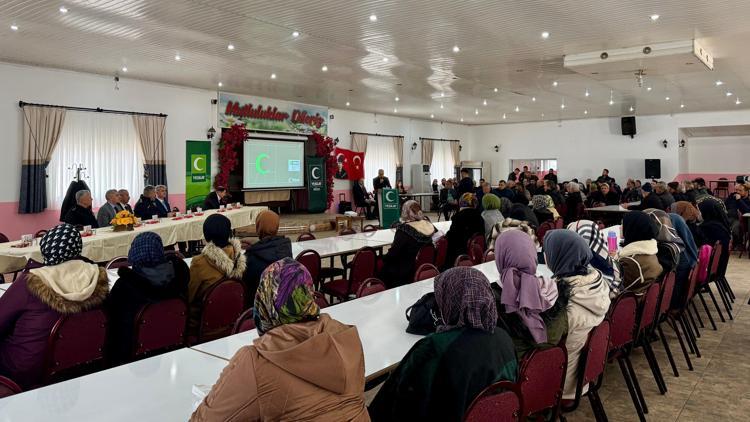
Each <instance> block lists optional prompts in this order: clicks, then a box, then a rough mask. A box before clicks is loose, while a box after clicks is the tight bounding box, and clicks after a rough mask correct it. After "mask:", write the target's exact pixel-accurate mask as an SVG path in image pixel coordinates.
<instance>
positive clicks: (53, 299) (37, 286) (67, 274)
mask: <svg viewBox="0 0 750 422" xmlns="http://www.w3.org/2000/svg"><path fill="white" fill-rule="evenodd" d="M26 285H27V287H28V289H29V292H30V293H31V294H33V295H34V296H36V297H38V298H39V300H41V301H42V302H44V303H45V304H46V305H47V306H49V307H50V308H52V309H54V310H55V311H57V312H59V313H61V314H75V313H79V312H83V311H86V310H88V309H91V308H94V307H96V306H99V305H101V304H102V303H103V302H104V299H105V298H106V297H107V294H109V284H108V279H107V271H106V270H105V269H104V268H101V267H99V266H97V265H96V264H90V263H87V262H84V261H80V260H72V261H67V262H64V263H62V264H59V265H53V266H48V267H41V268H35V269H33V270H31V271H29V273H28V274H27V275H26Z"/></svg>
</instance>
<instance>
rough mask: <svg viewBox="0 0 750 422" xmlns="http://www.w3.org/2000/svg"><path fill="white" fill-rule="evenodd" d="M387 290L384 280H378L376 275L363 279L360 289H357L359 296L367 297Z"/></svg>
mask: <svg viewBox="0 0 750 422" xmlns="http://www.w3.org/2000/svg"><path fill="white" fill-rule="evenodd" d="M384 291H385V284H383V282H382V281H380V280H378V279H377V278H375V277H370V278H368V279H367V280H365V281H363V282H362V284H361V285H360V286H359V289H358V290H357V297H358V298H360V297H365V296H370V295H372V294H375V293H380V292H384Z"/></svg>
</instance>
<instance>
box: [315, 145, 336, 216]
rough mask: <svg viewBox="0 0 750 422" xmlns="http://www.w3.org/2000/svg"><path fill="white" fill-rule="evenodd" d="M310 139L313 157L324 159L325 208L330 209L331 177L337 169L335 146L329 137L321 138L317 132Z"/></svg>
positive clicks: (331, 201)
mask: <svg viewBox="0 0 750 422" xmlns="http://www.w3.org/2000/svg"><path fill="white" fill-rule="evenodd" d="M310 139H312V140H313V141H315V156H316V157H322V158H324V164H325V169H326V188H327V190H328V197H327V198H326V199H327V202H326V208H330V207H331V204H332V203H333V175H334V174H335V173H336V169H337V165H336V156H335V155H334V154H333V150H334V148H335V145H334V143H333V139H332V138H331V137H328V136H323V135H321V134H320V133H318V132H313V133H312V135H310Z"/></svg>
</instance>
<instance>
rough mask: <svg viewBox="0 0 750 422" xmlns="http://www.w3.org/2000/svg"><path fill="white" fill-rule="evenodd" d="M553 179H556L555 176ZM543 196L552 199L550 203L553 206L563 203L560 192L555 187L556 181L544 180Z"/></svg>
mask: <svg viewBox="0 0 750 422" xmlns="http://www.w3.org/2000/svg"><path fill="white" fill-rule="evenodd" d="M555 178H557V176H555ZM543 194H544V195H549V197H550V198H552V201H553V202H554V203H555V206H558V205H561V204H563V202H564V199H563V196H562V195H561V194H560V191H559V190H558V187H557V180H555V181H552V180H549V179H548V180H545V181H544V193H543Z"/></svg>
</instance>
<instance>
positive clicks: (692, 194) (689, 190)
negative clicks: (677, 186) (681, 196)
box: [682, 180, 698, 205]
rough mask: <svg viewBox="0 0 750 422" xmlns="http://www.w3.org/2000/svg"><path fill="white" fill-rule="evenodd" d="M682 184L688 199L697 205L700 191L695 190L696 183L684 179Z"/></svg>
mask: <svg viewBox="0 0 750 422" xmlns="http://www.w3.org/2000/svg"><path fill="white" fill-rule="evenodd" d="M682 184H683V188H684V189H685V196H686V197H687V199H686V201H688V202H690V203H691V204H693V205H695V204H696V200H697V199H698V191H697V190H695V184H694V183H693V182H692V181H691V180H683V181H682Z"/></svg>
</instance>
